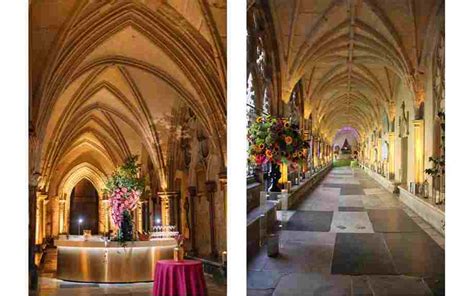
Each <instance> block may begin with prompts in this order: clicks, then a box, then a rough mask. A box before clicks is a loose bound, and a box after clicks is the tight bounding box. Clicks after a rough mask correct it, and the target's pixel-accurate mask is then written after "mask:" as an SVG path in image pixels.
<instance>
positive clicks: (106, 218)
mask: <svg viewBox="0 0 474 296" xmlns="http://www.w3.org/2000/svg"><path fill="white" fill-rule="evenodd" d="M101 203H102V207H101V208H102V215H100V219H101V222H100V223H99V226H102V232H103V233H107V232H109V230H110V217H111V213H110V200H109V199H107V198H105V199H102V200H101ZM100 230H101V229H100V227H99V232H100Z"/></svg>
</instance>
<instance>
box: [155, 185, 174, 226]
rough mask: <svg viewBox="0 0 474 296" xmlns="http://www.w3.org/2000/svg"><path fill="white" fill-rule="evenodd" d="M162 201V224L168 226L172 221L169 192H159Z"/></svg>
mask: <svg viewBox="0 0 474 296" xmlns="http://www.w3.org/2000/svg"><path fill="white" fill-rule="evenodd" d="M158 197H159V198H160V202H161V225H163V226H168V225H170V222H171V211H170V197H169V194H168V192H158Z"/></svg>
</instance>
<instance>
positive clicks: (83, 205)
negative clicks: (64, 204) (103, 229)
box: [69, 179, 100, 235]
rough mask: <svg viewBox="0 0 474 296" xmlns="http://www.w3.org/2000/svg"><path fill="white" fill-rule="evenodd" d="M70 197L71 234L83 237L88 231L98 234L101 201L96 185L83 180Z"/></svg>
mask: <svg viewBox="0 0 474 296" xmlns="http://www.w3.org/2000/svg"><path fill="white" fill-rule="evenodd" d="M70 196H71V197H70V205H69V211H70V214H69V233H70V234H76V235H81V234H82V233H83V232H82V231H83V230H86V229H87V230H90V231H91V233H92V234H98V233H99V202H100V201H99V194H98V192H97V190H96V189H95V187H94V185H93V184H92V183H91V182H90V181H89V180H87V179H82V180H81V181H79V182H78V183H77V184H76V186H74V188H73V189H72V192H71V194H70ZM74 226H77V228H76V227H74Z"/></svg>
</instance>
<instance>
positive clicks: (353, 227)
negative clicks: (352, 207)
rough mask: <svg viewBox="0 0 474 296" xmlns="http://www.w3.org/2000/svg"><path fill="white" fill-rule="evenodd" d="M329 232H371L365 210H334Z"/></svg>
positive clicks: (370, 225)
mask: <svg viewBox="0 0 474 296" xmlns="http://www.w3.org/2000/svg"><path fill="white" fill-rule="evenodd" d="M331 232H346V233H373V232H374V230H373V228H372V224H371V223H370V220H369V216H368V215H367V213H366V212H334V215H333V219H332V224H331Z"/></svg>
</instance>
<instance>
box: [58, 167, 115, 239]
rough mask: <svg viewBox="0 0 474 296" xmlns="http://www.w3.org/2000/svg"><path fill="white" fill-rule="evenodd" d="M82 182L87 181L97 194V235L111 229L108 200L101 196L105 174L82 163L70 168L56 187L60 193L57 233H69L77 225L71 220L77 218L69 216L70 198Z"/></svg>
mask: <svg viewBox="0 0 474 296" xmlns="http://www.w3.org/2000/svg"><path fill="white" fill-rule="evenodd" d="M83 180H87V181H88V182H89V183H90V184H91V185H92V186H93V187H94V189H95V191H96V192H97V217H98V228H97V233H102V232H107V231H108V230H109V229H110V227H111V226H110V209H109V205H108V200H105V199H103V196H102V189H103V188H104V187H105V182H106V180H107V178H106V176H105V174H104V173H103V172H101V171H100V170H99V169H97V168H96V167H95V166H93V165H91V164H89V163H82V164H79V165H77V166H75V167H74V168H72V169H71V170H70V171H69V173H67V174H66V175H65V176H64V177H63V179H62V182H61V183H60V185H59V186H58V188H59V191H58V192H60V195H59V197H60V198H59V206H58V213H57V215H58V224H59V225H58V226H59V229H58V230H59V233H71V230H72V229H71V227H73V226H74V225H76V224H75V223H77V221H76V222H74V220H73V219H76V220H77V218H75V217H73V215H71V205H72V203H73V201H72V198H71V197H72V193H73V190H74V189H75V188H76V186H77V185H78V184H79V183H80V182H82V181H83ZM71 223H72V224H71ZM76 226H77V225H76ZM76 232H77V231H76Z"/></svg>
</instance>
